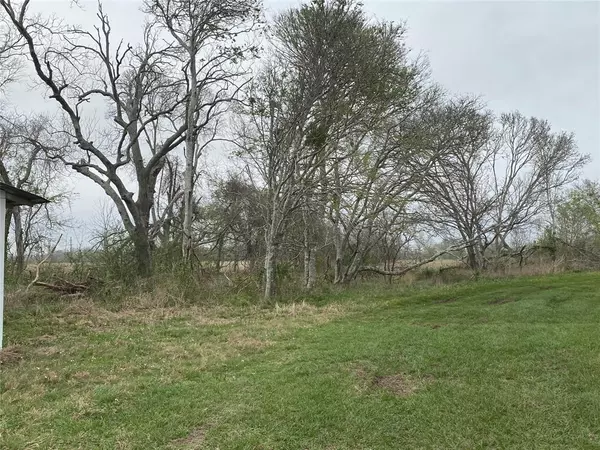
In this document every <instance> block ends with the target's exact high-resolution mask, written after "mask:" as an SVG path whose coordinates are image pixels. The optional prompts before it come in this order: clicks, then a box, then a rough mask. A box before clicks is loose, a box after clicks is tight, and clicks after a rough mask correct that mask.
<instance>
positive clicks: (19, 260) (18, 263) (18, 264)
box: [12, 206, 25, 277]
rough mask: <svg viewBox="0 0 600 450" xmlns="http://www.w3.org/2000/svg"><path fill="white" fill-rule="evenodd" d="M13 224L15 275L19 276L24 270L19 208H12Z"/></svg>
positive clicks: (23, 245) (23, 240)
mask: <svg viewBox="0 0 600 450" xmlns="http://www.w3.org/2000/svg"><path fill="white" fill-rule="evenodd" d="M12 216H13V223H14V231H15V268H14V270H15V275H16V276H17V277H19V276H21V274H22V273H23V271H24V270H25V239H24V236H23V223H22V221H21V208H19V207H18V206H15V207H14V208H13V214H12Z"/></svg>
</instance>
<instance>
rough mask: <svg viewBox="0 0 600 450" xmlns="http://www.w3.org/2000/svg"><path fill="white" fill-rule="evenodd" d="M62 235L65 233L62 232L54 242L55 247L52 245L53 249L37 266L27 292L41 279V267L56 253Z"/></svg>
mask: <svg viewBox="0 0 600 450" xmlns="http://www.w3.org/2000/svg"><path fill="white" fill-rule="evenodd" d="M62 236H63V235H62V234H61V235H60V236H59V237H58V240H57V241H56V244H54V247H52V250H50V252H49V253H48V254H47V255H46V257H45V258H44V259H42V260H41V261H40V262H39V263H38V264H37V266H36V267H35V278H34V279H33V281H32V282H31V283H29V284H28V285H27V288H26V289H25V292H29V289H30V288H31V286H33V285H35V284H37V283H38V280H39V279H40V267H42V264H44V263H45V262H46V261H48V260H49V259H50V257H51V256H52V255H53V254H54V252H55V251H56V247H58V244H59V243H60V240H61V239H62Z"/></svg>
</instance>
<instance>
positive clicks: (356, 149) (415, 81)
mask: <svg viewBox="0 0 600 450" xmlns="http://www.w3.org/2000/svg"><path fill="white" fill-rule="evenodd" d="M29 3H30V2H29V1H28V0H24V1H21V2H15V1H12V0H0V11H2V13H3V18H2V24H1V25H0V26H1V27H2V39H3V41H2V42H1V43H0V64H1V65H0V78H1V79H0V87H4V88H8V87H9V86H10V84H11V83H12V82H14V80H15V75H16V74H18V73H19V71H21V72H24V71H27V70H29V71H33V77H34V79H35V80H36V81H37V82H38V84H39V85H40V86H41V88H42V90H43V91H45V92H46V94H47V95H46V98H49V101H52V102H54V104H55V106H56V113H55V114H52V115H51V116H46V117H44V116H34V115H33V114H29V113H28V112H27V111H22V113H21V115H16V114H8V113H7V112H6V108H4V111H3V112H2V113H0V115H1V116H2V117H0V155H1V157H2V158H1V161H0V178H1V179H2V181H3V182H5V183H9V184H12V185H15V186H17V187H20V188H26V189H31V190H35V191H37V192H39V193H41V194H43V195H47V196H50V197H51V198H52V199H54V200H55V205H57V204H60V201H59V200H60V199H61V198H65V197H66V193H65V192H63V191H61V188H60V186H61V183H60V179H61V178H63V177H66V176H70V173H73V172H74V173H76V174H77V176H80V177H87V178H88V179H89V180H91V181H93V182H94V183H95V184H96V185H97V186H98V187H99V188H101V189H102V190H103V191H104V193H105V194H106V197H107V198H108V199H109V200H110V202H111V206H112V207H113V208H114V210H115V211H116V212H117V214H118V217H119V223H118V227H117V229H116V230H115V233H116V234H118V235H119V236H121V237H123V236H124V237H125V240H126V241H127V242H128V243H129V245H130V246H131V252H132V255H133V256H134V258H135V264H136V272H137V274H138V275H140V276H144V277H145V276H150V275H151V274H152V272H153V270H154V266H155V265H156V264H155V261H154V260H155V258H157V257H158V256H157V255H161V256H160V257H161V258H165V257H166V256H165V255H166V254H167V253H166V252H165V251H164V250H165V249H170V253H169V255H171V257H172V258H174V260H175V261H176V262H177V263H178V264H182V265H184V266H187V267H192V266H193V265H194V264H201V263H204V266H206V265H207V263H208V262H209V261H210V262H211V265H210V267H211V269H212V270H216V271H217V272H219V271H221V270H222V269H223V266H224V265H225V264H232V263H233V264H237V265H239V266H240V267H241V266H243V268H244V270H249V271H253V272H259V273H260V274H261V277H262V287H263V295H264V297H265V298H266V299H269V298H271V297H273V296H274V295H275V294H276V292H277V284H278V282H279V281H281V279H282V277H283V274H284V273H285V272H286V270H291V271H295V270H296V269H299V271H300V272H301V276H300V278H301V284H302V285H303V287H304V288H306V289H312V288H313V287H314V286H315V284H316V283H317V281H318V280H320V279H323V280H328V281H329V282H331V283H335V284H344V283H348V282H350V281H352V280H354V279H356V278H357V276H359V275H360V274H364V273H377V274H380V275H385V276H397V275H401V274H404V273H406V272H407V271H408V270H411V269H413V268H416V267H418V266H420V265H422V264H424V263H425V262H427V261H432V260H433V259H435V258H438V257H441V256H444V255H451V257H453V258H456V259H459V260H462V261H463V262H464V264H465V265H466V266H468V267H469V268H470V269H471V270H473V271H474V272H475V273H480V272H482V271H485V270H487V269H488V268H489V267H490V265H491V264H493V263H494V261H497V260H498V259H501V258H514V257H520V258H522V257H523V255H524V254H525V253H526V252H529V251H532V249H536V248H540V247H549V248H550V247H551V248H554V249H556V247H557V243H558V242H560V245H561V246H563V247H564V248H567V247H568V248H570V249H576V251H579V252H583V253H585V254H586V255H588V256H589V255H595V254H596V253H595V251H596V250H595V249H596V248H597V247H596V246H595V244H598V242H599V236H600V228H599V225H598V224H599V223H600V222H599V221H598V217H599V214H600V204H599V200H598V199H599V198H600V192H599V189H598V185H597V183H593V182H587V183H584V184H581V185H579V186H577V187H575V188H573V183H574V182H575V181H576V180H577V178H578V177H579V175H580V173H581V169H582V167H583V166H584V165H585V164H586V163H587V161H588V157H587V156H586V155H583V154H581V153H580V152H579V150H578V148H577V145H576V142H575V138H574V136H573V135H572V134H570V133H566V132H556V131H554V130H553V129H552V127H551V125H550V124H549V123H548V122H547V121H545V120H543V119H540V118H535V117H527V116H525V115H523V114H521V113H520V112H518V111H509V112H500V113H498V112H494V111H490V110H489V109H488V108H487V106H486V105H485V104H484V103H483V102H482V101H481V100H480V99H478V98H475V97H472V96H465V95H456V94H450V93H448V92H446V91H445V90H444V89H443V88H442V87H441V86H439V85H438V84H437V83H435V81H434V80H433V77H432V75H431V73H430V70H429V67H428V64H427V60H426V59H425V58H423V57H421V56H419V55H418V54H415V53H414V52H413V51H412V49H410V48H409V47H408V46H407V43H406V33H407V30H406V27H405V25H404V24H398V23H393V22H389V21H385V20H380V19H375V18H372V17H370V16H369V15H368V14H367V13H366V11H365V10H364V9H363V7H362V5H361V4H360V3H359V2H357V1H353V0H312V1H309V2H305V3H304V4H302V5H300V6H298V7H294V8H291V9H288V10H286V11H284V12H282V13H280V14H278V15H277V16H276V17H274V18H273V19H271V20H266V19H265V18H264V14H263V10H262V5H261V4H260V2H259V1H258V0H202V1H195V0H144V2H143V6H142V10H143V12H144V16H145V22H144V24H143V25H140V26H142V27H143V39H142V41H141V42H138V43H134V44H130V43H127V42H124V41H123V40H121V39H119V38H118V37H116V36H115V35H114V32H113V30H112V28H111V22H110V19H109V17H108V15H107V14H106V13H105V11H104V9H103V8H102V4H101V3H99V6H98V11H97V16H96V19H97V20H96V24H95V25H94V26H93V27H89V28H81V27H75V26H71V25H68V24H65V23H64V22H63V21H59V20H58V19H56V18H54V17H42V16H39V15H36V14H33V13H31V12H30V5H29ZM17 106H18V105H17ZM216 148H227V149H228V150H229V152H230V153H229V159H230V162H231V164H230V165H229V169H228V172H227V173H225V174H220V175H215V174H214V172H213V171H210V170H207V168H206V167H203V165H202V157H203V156H204V155H206V154H207V153H210V152H212V151H215V149H216ZM49 208H53V207H49ZM36 211H37V212H36ZM7 214H8V215H9V217H8V219H9V220H7V224H12V229H13V240H14V242H15V245H14V248H15V249H16V250H15V254H16V261H17V265H18V268H19V270H23V267H24V264H25V260H26V259H27V251H28V248H29V249H32V248H33V247H34V244H35V243H39V242H41V241H43V239H42V238H43V235H44V229H47V228H48V227H49V222H48V220H50V221H53V220H54V221H58V222H60V220H59V219H57V218H56V214H52V211H51V209H48V208H46V209H45V210H31V211H21V210H19V209H14V210H12V211H9V212H8V213H7ZM36 214H37V215H39V218H36V217H29V216H35V215H36ZM27 215H29V216H27ZM26 216H27V217H26ZM582 218H584V219H582ZM36 220H37V222H36ZM571 222H577V225H575V224H573V223H571ZM5 231H6V236H9V234H11V233H9V230H8V228H7V230H5ZM28 233H29V234H28ZM35 233H37V234H35ZM574 233H578V234H577V236H573V234H574ZM591 235H593V237H591ZM106 242H108V241H106ZM433 247H436V249H432V248H433ZM174 249H175V250H174ZM571 251H575V250H571Z"/></svg>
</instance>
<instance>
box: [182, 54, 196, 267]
mask: <svg viewBox="0 0 600 450" xmlns="http://www.w3.org/2000/svg"><path fill="white" fill-rule="evenodd" d="M190 45H191V46H192V47H191V48H192V51H191V54H190V64H189V71H190V98H189V101H188V103H187V106H186V108H187V109H186V114H187V117H186V120H187V132H186V137H185V172H184V174H183V235H182V253H183V259H184V260H185V261H189V260H190V257H191V254H192V250H193V245H194V244H193V239H192V214H193V211H192V208H193V194H194V172H195V161H196V133H195V126H196V108H197V104H198V92H197V90H198V89H197V73H196V53H195V51H194V48H193V45H194V43H190Z"/></svg>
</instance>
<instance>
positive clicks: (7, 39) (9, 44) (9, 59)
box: [0, 16, 22, 91]
mask: <svg viewBox="0 0 600 450" xmlns="http://www.w3.org/2000/svg"><path fill="white" fill-rule="evenodd" d="M7 19H8V18H7V17H5V16H2V17H0V91H2V90H3V89H4V88H5V87H6V85H7V84H8V83H10V82H12V81H14V79H15V77H16V75H17V73H18V71H19V69H20V67H21V61H20V59H19V58H18V56H19V55H20V53H21V48H22V41H21V37H20V35H19V34H18V33H17V32H16V31H15V30H14V28H13V27H12V26H11V24H10V21H9V20H7Z"/></svg>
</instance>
